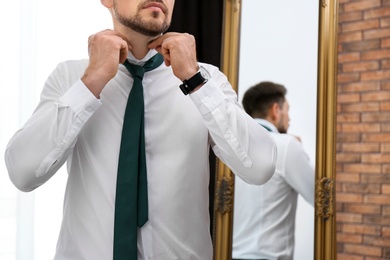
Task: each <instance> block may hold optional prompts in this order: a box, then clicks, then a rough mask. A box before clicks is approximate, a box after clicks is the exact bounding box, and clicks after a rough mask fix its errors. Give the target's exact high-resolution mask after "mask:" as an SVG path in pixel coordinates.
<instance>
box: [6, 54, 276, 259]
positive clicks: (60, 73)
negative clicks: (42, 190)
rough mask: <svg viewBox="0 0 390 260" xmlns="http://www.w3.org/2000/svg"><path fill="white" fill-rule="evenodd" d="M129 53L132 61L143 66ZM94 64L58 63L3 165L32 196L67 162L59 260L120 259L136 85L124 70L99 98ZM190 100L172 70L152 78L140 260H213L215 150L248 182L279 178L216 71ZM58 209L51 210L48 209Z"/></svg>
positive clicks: (255, 129)
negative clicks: (92, 84) (122, 156)
mask: <svg viewBox="0 0 390 260" xmlns="http://www.w3.org/2000/svg"><path fill="white" fill-rule="evenodd" d="M155 53H156V51H154V50H151V51H150V52H149V53H148V55H147V56H146V57H145V58H144V59H142V60H136V59H135V58H134V57H133V56H132V55H131V54H129V57H128V59H129V60H130V61H131V62H132V63H136V64H139V65H143V64H144V63H145V62H146V61H147V60H148V59H149V58H150V57H152V56H153V55H154V54H155ZM87 65H88V60H81V61H66V62H63V63H60V64H59V65H58V67H57V68H56V69H55V70H54V72H53V73H52V74H51V75H50V76H49V78H48V79H47V81H46V83H45V86H44V88H43V91H42V94H41V101H40V103H39V105H38V107H37V108H36V110H35V112H34V113H33V115H32V117H31V118H30V119H29V120H28V121H27V122H26V124H25V125H24V126H23V127H22V129H20V130H19V131H18V132H17V133H16V134H15V135H14V137H13V138H12V139H11V141H10V142H9V144H8V146H7V149H6V154H5V160H6V165H7V168H8V171H9V175H10V178H11V180H12V181H13V183H14V184H15V186H16V187H18V188H19V189H20V190H23V191H31V190H33V189H35V188H37V187H39V186H40V185H42V184H43V183H45V182H46V181H47V180H48V179H50V177H52V176H53V174H55V173H56V171H57V170H58V169H59V168H60V167H61V166H62V165H63V164H64V163H65V162H66V161H67V170H68V183H67V186H66V192H65V201H64V212H63V221H62V225H61V231H60V235H59V239H58V243H57V250H56V255H55V257H54V259H56V260H65V259H66V260H69V259H72V260H81V259H86V260H91V259H94V260H95V259H98V260H99V259H102V260H107V259H112V255H113V228H114V206H115V189H116V176H117V164H118V156H119V146H120V139H121V131H122V122H123V116H124V111H125V106H126V101H127V97H128V94H129V92H130V90H131V86H132V83H133V79H132V78H131V77H130V74H129V72H128V71H127V70H126V68H125V67H124V66H122V65H120V66H119V71H118V73H117V75H116V76H115V77H114V78H113V79H112V80H111V81H110V82H109V83H108V84H107V86H106V87H105V88H104V89H103V91H102V93H101V95H100V99H96V98H95V96H93V95H92V93H91V92H90V91H89V90H88V88H87V87H86V86H85V85H84V84H83V82H82V81H81V80H80V78H81V76H82V75H83V73H84V70H85V69H86V67H87ZM202 65H203V66H204V67H205V68H206V69H207V70H208V71H209V72H210V74H211V79H210V80H209V81H208V82H207V83H206V84H205V85H204V86H202V87H201V88H200V89H199V90H198V91H196V92H195V93H193V94H191V95H188V96H185V95H183V93H182V92H181V91H180V89H179V85H180V84H181V81H180V80H179V79H177V78H176V77H175V76H174V75H173V73H172V69H171V67H166V66H165V65H164V64H162V65H161V66H160V67H158V68H157V69H155V70H153V71H149V72H146V73H145V76H144V79H143V86H144V98H145V142H146V144H145V146H146V147H145V148H146V162H147V171H148V173H147V174H148V197H149V220H148V222H147V223H146V224H145V225H144V226H143V227H142V228H141V229H139V232H138V233H139V234H138V249H139V250H138V251H139V259H153V260H154V259H156V260H164V259H167V260H168V259H169V260H173V259H178V260H179V259H180V260H185V259H199V260H205V259H212V243H211V237H210V229H209V228H210V220H209V211H208V207H209V205H208V201H209V199H208V196H209V192H208V185H209V162H208V152H209V147H210V145H211V147H212V148H213V150H214V152H215V154H216V155H217V156H218V157H219V158H220V159H221V160H222V161H224V162H225V163H226V165H228V166H229V167H230V168H231V169H232V171H233V172H234V173H235V174H238V175H239V176H241V178H243V179H244V180H246V181H247V182H249V183H254V184H262V183H264V182H266V181H268V180H269V178H270V177H271V176H272V174H273V172H274V169H275V163H276V155H275V154H276V146H275V143H274V141H273V140H272V138H270V136H269V134H268V133H267V132H266V131H265V130H264V129H263V128H262V127H260V126H259V125H258V124H257V123H256V122H255V121H254V120H253V119H251V118H250V117H249V116H248V115H247V114H245V113H244V111H243V110H242V108H241V107H240V105H239V104H238V102H237V101H236V100H237V97H236V93H235V92H234V91H233V89H232V88H231V85H230V84H229V82H228V81H227V79H226V77H225V76H224V75H223V74H222V73H221V72H220V71H219V70H218V68H216V67H214V66H211V65H207V64H202ZM48 210H50V209H48Z"/></svg>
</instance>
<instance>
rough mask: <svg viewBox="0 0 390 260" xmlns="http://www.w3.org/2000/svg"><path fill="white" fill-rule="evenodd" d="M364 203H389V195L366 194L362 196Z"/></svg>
mask: <svg viewBox="0 0 390 260" xmlns="http://www.w3.org/2000/svg"><path fill="white" fill-rule="evenodd" d="M364 203H371V204H379V205H390V196H389V195H371V194H367V195H365V196H364Z"/></svg>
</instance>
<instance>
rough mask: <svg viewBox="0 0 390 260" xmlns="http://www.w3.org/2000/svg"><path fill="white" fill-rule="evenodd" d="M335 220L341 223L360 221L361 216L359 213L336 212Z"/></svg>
mask: <svg viewBox="0 0 390 260" xmlns="http://www.w3.org/2000/svg"><path fill="white" fill-rule="evenodd" d="M337 221H339V222H343V223H350V224H353V223H362V222H363V216H362V215H361V214H352V213H338V214H337Z"/></svg>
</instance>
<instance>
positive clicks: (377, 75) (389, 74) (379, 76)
mask: <svg viewBox="0 0 390 260" xmlns="http://www.w3.org/2000/svg"><path fill="white" fill-rule="evenodd" d="M389 78H390V70H378V71H374V72H362V74H361V80H362V81H373V80H387V79H389Z"/></svg>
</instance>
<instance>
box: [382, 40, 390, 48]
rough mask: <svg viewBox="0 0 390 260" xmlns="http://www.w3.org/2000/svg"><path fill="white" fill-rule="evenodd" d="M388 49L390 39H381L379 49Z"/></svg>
mask: <svg viewBox="0 0 390 260" xmlns="http://www.w3.org/2000/svg"><path fill="white" fill-rule="evenodd" d="M388 47H390V38H387V39H381V48H388Z"/></svg>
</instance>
